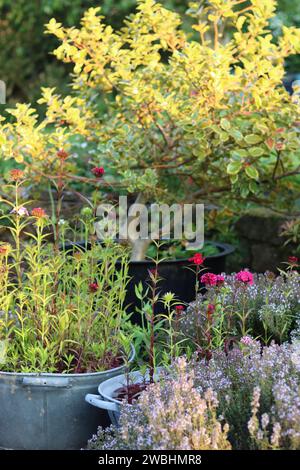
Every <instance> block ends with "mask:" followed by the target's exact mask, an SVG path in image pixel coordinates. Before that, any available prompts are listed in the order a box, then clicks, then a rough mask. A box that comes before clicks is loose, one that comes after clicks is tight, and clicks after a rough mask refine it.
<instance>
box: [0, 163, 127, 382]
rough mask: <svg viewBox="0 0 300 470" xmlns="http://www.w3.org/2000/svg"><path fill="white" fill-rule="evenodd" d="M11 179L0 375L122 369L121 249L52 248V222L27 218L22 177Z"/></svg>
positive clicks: (1, 254) (1, 290)
mask: <svg viewBox="0 0 300 470" xmlns="http://www.w3.org/2000/svg"><path fill="white" fill-rule="evenodd" d="M12 176H13V179H14V181H13V182H12V185H11V186H12V187H11V190H12V191H13V190H14V191H15V195H16V197H15V201H14V202H13V203H11V202H9V201H1V202H2V203H6V204H9V206H10V208H11V213H10V215H9V216H7V215H5V216H2V217H1V219H2V221H3V222H5V223H6V225H9V230H10V232H11V235H12V243H11V244H10V243H5V244H1V245H0V341H1V364H0V367H1V370H3V371H15V372H77V373H81V372H86V371H102V370H106V369H109V368H112V367H114V366H117V365H120V364H121V363H122V361H123V360H124V359H125V358H126V357H127V355H128V354H130V351H129V349H130V347H129V344H128V342H129V340H128V339H126V338H125V336H124V335H123V333H122V321H123V320H124V319H125V313H124V308H123V302H124V298H125V293H126V284H127V280H128V275H127V272H128V265H127V255H126V252H125V251H124V248H122V247H121V246H120V245H115V244H114V243H113V242H109V241H108V242H107V243H105V244H103V246H99V245H96V244H92V247H91V250H87V251H85V250H83V249H80V248H79V247H73V248H72V249H71V250H65V249H63V247H62V246H60V245H58V246H56V245H52V244H51V243H48V242H47V238H48V236H49V224H50V221H49V217H48V216H47V214H46V213H45V211H44V210H43V209H42V208H40V207H37V208H34V209H32V210H31V212H30V213H29V212H28V210H27V208H26V206H24V205H23V204H22V201H21V200H20V199H19V193H20V187H21V185H22V181H20V179H19V177H20V176H21V175H20V174H19V173H17V172H13V175H12ZM24 233H27V236H28V237H29V242H28V243H26V244H24V243H23V235H24ZM117 262H118V266H119V269H116V263H117Z"/></svg>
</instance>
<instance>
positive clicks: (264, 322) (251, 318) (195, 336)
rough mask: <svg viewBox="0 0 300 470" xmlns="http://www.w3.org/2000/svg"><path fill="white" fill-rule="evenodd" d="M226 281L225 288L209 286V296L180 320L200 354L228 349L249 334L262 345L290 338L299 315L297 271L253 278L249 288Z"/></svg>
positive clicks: (231, 277) (230, 277)
mask: <svg viewBox="0 0 300 470" xmlns="http://www.w3.org/2000/svg"><path fill="white" fill-rule="evenodd" d="M246 272H247V271H246ZM222 277H223V279H224V281H223V282H222V283H221V285H220V284H219V285H216V284H214V285H208V284H206V292H205V293H200V294H199V295H198V297H197V299H196V301H195V302H193V303H191V304H190V305H189V306H188V308H187V310H186V313H184V314H183V315H182V318H181V323H180V327H181V328H182V332H183V334H184V336H186V337H187V338H189V339H190V340H191V341H192V342H194V344H196V345H197V348H198V350H202V349H204V350H207V349H208V348H212V349H214V348H219V347H223V348H225V349H228V348H229V347H231V346H232V344H233V343H234V342H236V341H238V340H239V339H240V338H241V337H242V336H246V335H250V336H253V337H255V338H257V339H260V341H261V342H262V343H264V344H269V343H270V341H272V340H275V341H277V342H279V343H282V342H284V341H286V340H288V339H289V338H290V334H291V332H292V330H293V328H294V327H295V324H296V322H297V319H298V318H299V313H300V311H299V308H300V276H299V273H298V272H297V271H294V270H289V271H288V272H286V273H284V272H282V273H281V274H280V275H279V276H275V275H273V274H272V273H265V274H255V275H253V283H252V284H251V285H249V284H247V283H243V282H241V281H240V280H239V279H237V276H236V275H223V276H222Z"/></svg>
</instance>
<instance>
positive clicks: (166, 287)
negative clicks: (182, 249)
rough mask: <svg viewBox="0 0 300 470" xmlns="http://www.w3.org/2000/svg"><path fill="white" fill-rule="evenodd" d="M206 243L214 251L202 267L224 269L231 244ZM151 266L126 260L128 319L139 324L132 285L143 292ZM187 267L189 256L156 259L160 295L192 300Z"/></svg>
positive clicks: (193, 286) (193, 281)
mask: <svg viewBox="0 0 300 470" xmlns="http://www.w3.org/2000/svg"><path fill="white" fill-rule="evenodd" d="M209 244H210V245H213V246H214V247H215V248H217V250H218V253H216V254H214V255H211V256H207V258H206V259H205V261H204V266H203V267H202V269H203V268H205V271H204V272H207V271H209V272H212V273H214V274H220V273H222V272H225V271H226V258H227V257H228V256H229V255H230V254H231V253H233V252H234V250H235V248H234V247H233V246H232V245H229V244H226V243H218V242H209ZM64 248H65V250H67V251H71V250H75V249H78V248H80V249H84V244H83V243H82V242H79V243H72V244H68V245H66V246H65V247H64ZM89 248H90V245H89V244H88V245H87V249H89ZM187 253H188V252H187ZM120 266H121V264H120V263H117V265H116V269H118V267H120ZM154 268H155V263H154V262H152V261H149V260H144V261H130V263H129V277H130V281H129V283H128V286H127V294H126V298H125V305H126V308H127V311H128V312H129V313H131V314H132V317H131V321H132V322H133V323H136V324H141V315H140V314H139V313H137V309H140V308H141V301H140V300H139V299H138V298H137V297H136V294H135V286H136V285H138V284H139V283H140V282H141V283H142V285H143V291H144V292H145V291H146V289H147V288H148V287H149V282H150V277H149V271H150V270H151V269H154ZM189 268H192V263H191V262H190V261H189V258H185V259H180V260H179V259H178V260H169V261H162V262H160V263H159V267H158V274H159V277H160V278H161V281H160V282H159V284H158V291H159V293H160V297H162V296H163V295H164V294H166V293H167V292H172V293H173V294H174V295H175V297H176V299H177V300H178V302H181V303H182V304H187V303H189V302H192V301H193V300H195V294H196V276H195V273H194V272H193V271H192V270H191V269H189ZM155 311H156V312H157V313H159V312H160V313H161V312H163V311H164V309H163V306H162V304H161V303H159V304H158V305H157V306H156V308H155Z"/></svg>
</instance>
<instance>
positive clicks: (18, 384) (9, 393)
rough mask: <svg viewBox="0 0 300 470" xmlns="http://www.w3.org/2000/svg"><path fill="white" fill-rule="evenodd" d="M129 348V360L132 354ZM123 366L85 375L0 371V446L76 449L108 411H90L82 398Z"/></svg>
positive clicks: (114, 374) (90, 434) (95, 389)
mask: <svg viewBox="0 0 300 470" xmlns="http://www.w3.org/2000/svg"><path fill="white" fill-rule="evenodd" d="M134 354H135V353H134V349H133V351H132V355H131V358H130V361H132V360H133V358H134ZM124 370H125V368H124V366H121V367H117V368H115V369H111V370H108V371H105V372H94V373H90V374H34V373H28V374H23V373H13V372H0V448H2V449H16V450H20V449H22V450H44V449H50V450H56V449H57V450H61V449H80V448H82V447H84V446H85V445H86V443H87V440H88V439H89V438H90V437H91V436H92V434H94V433H95V432H96V430H97V427H98V426H99V425H101V426H106V425H107V424H108V417H107V413H106V412H105V411H103V410H98V412H95V410H93V409H92V408H91V407H90V406H88V405H87V403H86V402H85V400H84V398H85V395H86V394H87V393H95V392H97V388H98V386H99V383H101V382H103V381H105V380H107V379H109V378H111V377H114V376H116V375H119V374H120V372H124Z"/></svg>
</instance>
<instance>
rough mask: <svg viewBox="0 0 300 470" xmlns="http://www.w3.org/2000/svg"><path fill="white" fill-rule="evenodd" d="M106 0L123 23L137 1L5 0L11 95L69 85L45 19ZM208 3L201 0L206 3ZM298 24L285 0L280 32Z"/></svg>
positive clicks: (6, 74)
mask: <svg viewBox="0 0 300 470" xmlns="http://www.w3.org/2000/svg"><path fill="white" fill-rule="evenodd" d="M99 3H101V7H102V11H103V13H104V14H105V15H106V17H107V20H108V22H109V24H112V25H113V27H119V26H121V24H122V18H123V17H124V16H126V15H128V14H129V13H131V12H132V11H133V9H134V7H135V6H136V1H135V0H114V1H113V0H103V1H101V2H97V1H94V0H76V1H74V0H73V1H70V0H56V1H53V0H42V1H40V2H39V3H36V2H35V1H33V0H29V1H24V0H16V1H14V2H11V1H9V0H1V2H0V15H1V18H2V20H1V36H0V61H1V64H2V69H1V80H4V81H5V83H6V84H7V91H8V100H9V102H11V101H12V100H13V101H19V100H21V101H35V100H36V99H37V97H38V92H37V90H38V89H39V88H40V87H41V86H45V84H47V86H57V87H58V88H59V89H61V90H65V91H66V90H67V83H68V77H67V70H65V69H63V68H62V67H60V66H59V64H57V63H56V62H55V61H54V60H53V58H52V57H51V56H50V55H49V51H50V50H51V49H52V48H53V47H54V43H53V41H52V40H51V38H49V37H47V38H45V37H44V31H43V28H44V24H45V23H47V22H48V20H49V18H50V17H51V16H55V17H56V18H57V19H58V20H59V21H62V22H63V23H64V24H67V25H73V24H78V22H79V19H80V17H81V16H82V14H83V12H84V10H85V9H87V8H89V7H94V6H97V5H98V4H99ZM188 3H189V2H188V1H187V0H167V1H165V2H164V5H165V6H166V8H171V9H175V10H176V11H178V12H180V13H184V12H185V11H186V10H187V9H188ZM201 3H203V2H199V5H201ZM283 24H284V25H288V26H299V24H300V11H299V4H298V3H297V2H296V3H295V2H294V1H293V0H280V1H279V2H278V13H277V15H276V18H275V20H274V21H273V23H272V29H273V30H274V31H275V33H276V34H277V35H278V34H280V31H281V28H282V25H283ZM288 69H289V70H290V71H293V72H297V71H298V70H299V61H298V60H297V58H292V60H289V62H288Z"/></svg>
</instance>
